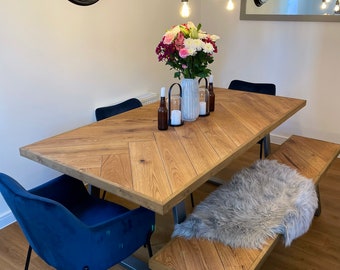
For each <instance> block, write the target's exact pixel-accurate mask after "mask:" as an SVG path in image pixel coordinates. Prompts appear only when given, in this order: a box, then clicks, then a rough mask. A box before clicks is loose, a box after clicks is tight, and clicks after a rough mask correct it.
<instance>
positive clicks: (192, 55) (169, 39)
mask: <svg viewBox="0 0 340 270" xmlns="http://www.w3.org/2000/svg"><path fill="white" fill-rule="evenodd" d="M218 39H219V37H218V36H216V35H210V34H207V33H206V32H204V31H203V30H201V24H199V25H198V26H197V27H196V26H195V25H194V23H192V22H188V23H185V24H180V25H176V26H174V27H172V28H171V29H170V30H168V31H166V33H165V34H164V35H163V38H162V41H161V42H160V43H159V44H158V46H157V48H156V54H157V55H158V61H160V62H161V61H164V62H165V64H166V65H169V66H171V69H174V70H176V71H175V74H174V77H175V78H178V79H181V76H183V77H184V78H186V79H195V78H196V77H199V78H206V77H208V76H209V75H210V73H211V71H210V69H208V68H207V66H208V64H211V63H212V62H213V61H214V58H213V54H214V53H217V46H216V41H217V40H218Z"/></svg>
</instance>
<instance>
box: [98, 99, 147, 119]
mask: <svg viewBox="0 0 340 270" xmlns="http://www.w3.org/2000/svg"><path fill="white" fill-rule="evenodd" d="M142 106H143V105H142V102H140V100H138V99H137V98H130V99H128V100H125V101H123V102H121V103H118V104H115V105H111V106H106V107H100V108H97V109H96V111H95V114H96V119H97V121H100V120H103V119H105V118H108V117H111V116H114V115H116V114H120V113H123V112H126V111H130V110H132V109H136V108H138V107H142Z"/></svg>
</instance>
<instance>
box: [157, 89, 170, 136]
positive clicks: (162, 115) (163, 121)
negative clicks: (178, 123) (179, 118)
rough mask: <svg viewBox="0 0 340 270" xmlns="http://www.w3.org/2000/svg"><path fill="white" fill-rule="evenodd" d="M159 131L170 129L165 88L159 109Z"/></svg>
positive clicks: (162, 91) (162, 90)
mask: <svg viewBox="0 0 340 270" xmlns="http://www.w3.org/2000/svg"><path fill="white" fill-rule="evenodd" d="M158 129H159V130H167V129H168V108H167V107H166V102H165V87H162V88H161V101H160V103H159V108H158Z"/></svg>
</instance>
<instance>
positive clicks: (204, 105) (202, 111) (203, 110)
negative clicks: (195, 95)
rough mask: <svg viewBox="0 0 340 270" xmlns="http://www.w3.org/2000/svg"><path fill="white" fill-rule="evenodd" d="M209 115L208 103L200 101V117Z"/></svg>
mask: <svg viewBox="0 0 340 270" xmlns="http://www.w3.org/2000/svg"><path fill="white" fill-rule="evenodd" d="M206 114H207V103H206V102H205V101H200V115H206Z"/></svg>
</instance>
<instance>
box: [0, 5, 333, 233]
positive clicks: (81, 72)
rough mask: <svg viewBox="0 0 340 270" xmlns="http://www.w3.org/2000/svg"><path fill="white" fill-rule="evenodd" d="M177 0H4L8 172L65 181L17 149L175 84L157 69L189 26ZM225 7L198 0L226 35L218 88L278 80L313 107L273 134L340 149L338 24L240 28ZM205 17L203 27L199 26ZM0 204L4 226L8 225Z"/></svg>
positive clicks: (2, 78) (200, 14) (0, 91)
mask: <svg viewBox="0 0 340 270" xmlns="http://www.w3.org/2000/svg"><path fill="white" fill-rule="evenodd" d="M179 2H180V1H179V0H176V1H175V0H143V1H141V0H130V1H112V0H100V1H99V2H98V3H96V4H95V5H93V6H89V7H80V6H76V5H73V4H72V3H70V2H68V1H67V0H58V1H46V0H29V1H23V0H2V1H1V4H2V6H1V9H0V25H1V27H0V46H1V50H0V149H1V150H0V171H1V172H4V173H7V174H9V175H11V176H12V177H14V178H16V179H17V180H18V181H19V182H20V183H22V184H23V186H24V187H26V188H30V187H33V186H35V185H37V184H39V183H41V182H43V181H45V180H47V179H49V178H50V177H53V176H55V175H56V174H57V173H56V172H54V171H52V170H49V169H48V168H46V167H45V166H41V165H39V164H37V163H35V162H33V161H31V160H28V159H26V158H23V157H20V155H19V150H18V149H19V147H20V146H23V145H26V144H29V143H32V142H35V141H38V140H40V139H43V138H46V137H49V136H52V135H54V134H57V133H60V132H63V131H66V130H69V129H72V128H75V127H78V126H81V125H84V124H87V123H90V122H92V121H94V109H95V108H96V107H98V106H102V105H107V104H110V103H114V102H117V101H121V100H124V99H126V98H128V97H132V96H138V95H140V94H142V93H145V92H148V91H153V92H157V91H159V89H160V87H161V86H163V85H164V86H169V85H170V83H171V82H173V81H174V79H173V78H172V76H173V72H172V71H169V68H168V67H167V66H165V65H164V64H161V63H158V62H157V56H156V55H155V53H154V50H155V47H156V46H157V44H158V42H159V41H160V39H161V36H162V34H163V33H164V31H165V30H166V29H167V28H169V27H170V26H171V25H174V24H178V23H181V22H184V21H185V20H183V19H182V18H180V17H179V15H178V6H179ZM234 2H235V4H236V9H235V10H234V11H233V12H228V11H226V10H225V9H224V6H225V4H226V0H190V4H191V6H192V10H193V15H194V16H193V17H191V18H190V20H192V21H193V22H195V23H199V22H201V23H202V24H203V29H204V30H207V31H208V32H210V33H214V34H218V35H220V36H221V40H220V41H219V43H218V47H219V53H218V54H217V55H216V58H215V62H214V64H213V65H212V70H213V73H214V77H215V85H216V86H228V85H229V82H230V81H231V80H232V79H234V78H239V79H244V80H249V81H258V82H268V81H270V82H274V83H275V84H276V85H277V90H278V95H284V96H291V97H297V98H304V99H307V101H308V105H307V107H306V108H304V109H303V110H302V111H301V112H299V113H298V114H297V115H296V116H294V117H293V118H292V119H291V120H289V121H287V122H286V123H284V124H283V125H282V126H281V127H280V128H278V129H277V130H275V132H274V135H277V136H283V137H287V136H289V135H291V134H293V133H295V134H301V135H305V136H312V137H316V138H320V139H325V140H330V141H334V142H340V126H339V125H337V123H338V119H339V118H340V110H339V105H338V101H339V100H340V91H339V87H338V86H337V76H338V74H339V70H340V67H339V65H340V61H339V60H340V59H339V48H340V32H339V27H340V24H339V23H313V22H261V21H240V20H239V4H240V3H239V0H234ZM199 18H200V19H199ZM9 217H10V215H9V212H8V208H7V206H6V204H5V203H4V202H3V201H1V200H0V227H1V224H6V223H8V221H9V219H10V218H9Z"/></svg>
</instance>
